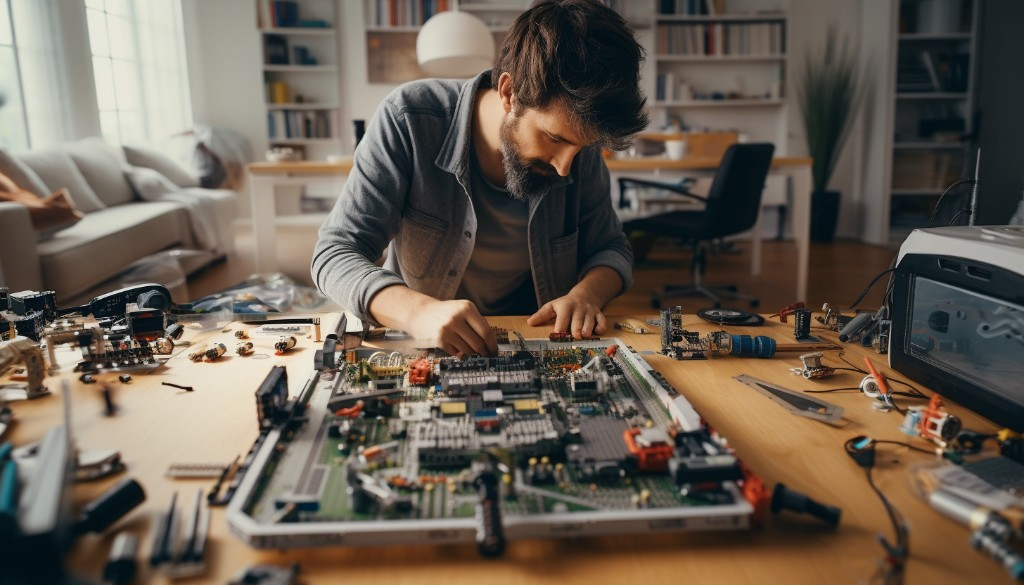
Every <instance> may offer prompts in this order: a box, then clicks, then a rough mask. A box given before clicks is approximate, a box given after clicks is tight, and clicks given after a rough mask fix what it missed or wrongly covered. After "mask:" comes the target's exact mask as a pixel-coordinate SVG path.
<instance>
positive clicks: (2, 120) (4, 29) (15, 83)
mask: <svg viewBox="0 0 1024 585" xmlns="http://www.w3.org/2000/svg"><path fill="white" fill-rule="evenodd" d="M18 69H19V68H18V49H17V46H16V45H15V43H14V27H13V26H12V25H11V3H10V0H0V148H14V149H21V148H28V146H29V142H28V127H27V125H26V121H25V107H24V105H23V104H24V101H23V97H22V91H21V76H20V75H19V71H18Z"/></svg>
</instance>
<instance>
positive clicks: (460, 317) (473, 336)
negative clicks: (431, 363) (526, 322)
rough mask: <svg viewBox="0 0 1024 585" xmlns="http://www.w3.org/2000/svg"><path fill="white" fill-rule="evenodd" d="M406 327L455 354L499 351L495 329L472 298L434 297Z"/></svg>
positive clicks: (414, 335)
mask: <svg viewBox="0 0 1024 585" xmlns="http://www.w3.org/2000/svg"><path fill="white" fill-rule="evenodd" d="M407 331H408V333H409V334H410V335H412V337H413V338H414V339H416V340H424V341H428V342H430V343H432V344H433V345H434V347H438V348H440V349H442V350H444V352H445V353H447V354H448V355H452V356H455V357H465V356H469V355H473V354H479V355H487V356H491V355H497V353H498V340H497V339H496V338H495V336H494V330H493V329H491V326H490V324H489V323H487V320H486V319H484V318H483V316H482V315H481V314H480V311H478V310H477V308H476V305H474V304H473V303H471V302H470V301H465V300H457V301H438V300H435V301H434V302H433V303H429V304H427V305H426V306H425V307H423V308H422V310H421V312H420V314H419V315H417V316H415V317H413V319H412V321H411V322H410V323H409V325H408V329H407Z"/></svg>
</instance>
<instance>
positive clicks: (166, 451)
mask: <svg viewBox="0 0 1024 585" xmlns="http://www.w3.org/2000/svg"><path fill="white" fill-rule="evenodd" d="M637 317H645V318H646V317H648V316H637ZM616 320H620V319H617V318H616V317H609V323H613V322H615V321H616ZM327 321H329V319H328V318H327V317H326V316H325V327H324V333H327V332H328V331H329V330H330V329H329V327H328V326H327V325H326V322H327ZM491 321H492V322H493V323H494V324H496V325H500V326H503V327H509V328H512V329H515V330H518V331H521V332H522V333H523V335H524V336H526V337H527V338H541V337H546V336H547V333H548V332H549V330H548V329H547V328H532V327H527V326H526V324H525V318H519V317H509V318H494V319H492V320H491ZM684 325H685V326H686V327H687V328H688V329H693V330H698V331H701V332H707V331H712V330H714V329H718V327H715V326H714V325H712V324H709V323H705V322H703V321H699V320H697V319H696V318H695V317H693V316H687V317H686V319H685V321H684ZM234 328H237V327H232V329H234ZM730 332H732V333H743V334H751V335H758V334H765V335H770V336H772V337H774V338H776V339H777V340H779V341H780V342H792V341H793V337H792V326H791V324H785V325H783V324H779V323H773V322H769V323H768V324H767V326H765V327H760V328H742V327H735V328H730ZM610 333H613V334H615V335H616V336H618V337H620V338H622V339H623V340H624V341H625V342H627V343H628V344H630V345H631V346H632V347H634V348H635V349H636V350H637V351H641V352H644V351H648V350H650V351H655V350H657V349H659V347H660V341H659V339H660V337H659V335H657V334H645V335H637V334H629V333H626V332H623V331H617V330H613V331H611V332H610ZM815 333H819V331H818V330H815ZM820 333H821V337H823V338H824V339H825V340H827V341H835V337H836V334H834V333H831V332H827V331H822V332H820ZM186 338H191V339H194V340H204V339H205V340H221V341H224V342H225V343H230V344H231V345H229V347H233V345H234V338H233V335H232V333H230V332H222V331H221V330H220V329H216V330H214V331H212V332H208V333H198V332H196V331H193V330H188V331H187V333H186ZM273 339H274V338H273V337H266V338H257V339H256V342H257V352H259V353H270V351H269V347H270V345H271V344H272V343H273ZM319 345H320V344H318V343H315V342H314V341H313V340H312V339H305V338H303V339H300V340H299V345H298V347H297V349H296V350H295V351H294V352H292V353H291V354H290V355H288V356H285V357H271V358H270V359H260V360H256V359H253V358H240V357H237V356H235V355H234V354H233V353H230V352H229V354H228V355H226V356H225V357H224V358H222V359H221V360H220V361H219V362H215V363H192V362H190V361H188V359H187V358H186V357H185V356H184V355H175V356H174V357H173V358H172V359H171V360H170V361H169V362H168V364H167V366H166V367H165V368H163V369H161V370H157V371H154V372H153V373H152V374H150V375H142V374H136V375H135V379H134V381H133V382H132V383H131V384H120V383H118V382H116V376H112V377H113V378H114V380H115V381H114V382H113V384H112V385H113V388H114V390H115V391H116V394H115V400H116V402H117V404H118V405H119V408H120V413H119V414H118V415H117V416H115V417H111V418H108V417H105V416H103V414H102V413H103V402H102V400H101V398H100V394H99V386H98V385H85V384H82V383H80V382H79V381H78V378H77V374H73V373H65V374H64V375H65V376H66V377H68V379H69V380H70V381H71V386H72V395H73V413H74V414H73V418H74V433H75V436H76V438H77V441H78V447H79V448H80V449H104V448H117V449H119V450H120V451H121V453H122V455H123V458H124V461H125V462H126V463H127V465H128V471H127V473H126V474H124V475H127V476H129V477H133V478H136V479H138V480H139V482H140V483H142V485H143V486H144V487H145V489H146V492H147V494H148V499H147V501H146V502H145V503H144V504H143V506H142V507H140V508H138V509H136V510H135V511H133V512H132V513H131V514H130V515H129V516H128V517H127V518H125V519H123V520H122V521H121V522H120V524H119V525H117V526H115V527H114V528H113V529H112V530H110V531H108V533H107V534H104V535H86V536H83V537H81V538H79V539H78V541H77V542H76V544H75V546H74V548H73V550H72V551H71V553H70V554H69V559H68V564H69V566H70V567H71V568H72V570H73V571H74V572H75V573H76V574H77V575H79V576H81V577H84V578H86V579H89V580H91V581H93V582H98V581H99V580H100V579H99V577H100V575H101V571H102V566H103V563H104V560H105V558H106V556H107V553H108V550H109V547H110V544H111V542H112V540H113V534H114V533H115V532H116V531H117V530H127V531H131V532H133V533H136V534H137V535H138V536H139V538H140V553H141V554H140V558H143V557H145V555H148V550H149V530H150V527H151V523H152V522H153V521H154V519H155V518H156V516H157V514H158V513H159V512H161V511H162V510H164V509H165V508H166V506H167V504H168V502H169V499H170V496H171V493H172V492H175V491H177V492H178V493H179V503H181V502H184V503H189V502H191V500H192V498H193V497H194V494H195V493H196V491H197V490H206V489H208V488H209V487H210V485H212V481H211V480H192V481H184V480H172V479H169V478H166V477H164V472H165V471H166V469H167V466H168V464H170V463H190V462H192V463H198V462H207V463H208V462H219V463H225V464H226V463H228V462H230V461H231V460H232V459H233V458H234V457H235V456H236V455H239V454H244V453H245V452H246V451H247V450H248V448H249V447H250V446H251V444H252V441H253V440H254V439H255V438H256V436H257V426H256V413H255V404H254V402H255V401H254V398H253V394H254V391H255V389H256V387H257V385H258V384H259V382H260V381H261V380H262V379H263V378H264V377H265V375H266V374H267V372H268V371H269V370H270V368H271V366H272V365H278V364H280V365H285V366H287V368H288V374H289V376H288V377H289V380H290V384H291V391H292V393H293V394H294V393H297V392H298V390H299V386H300V384H301V383H302V381H303V380H305V379H306V376H307V374H308V372H309V367H310V365H311V363H312V359H313V353H314V351H315V349H316V348H317V347H318V346H319ZM846 347H847V349H848V359H850V360H851V361H853V362H855V363H857V362H862V360H863V358H862V357H860V356H862V355H863V354H864V353H865V351H864V350H863V349H862V348H860V347H859V346H846ZM834 354H835V352H829V353H827V354H826V358H825V362H826V363H829V364H832V365H841V364H840V362H839V361H838V360H837V359H836V358H835V356H834ZM871 355H872V356H873V359H875V363H876V365H881V364H882V363H884V360H881V359H878V356H877V355H876V354H871ZM780 356H781V357H776V358H773V359H767V360H761V359H755V358H749V359H747V358H733V357H720V358H712V359H710V360H708V361H702V362H693V361H691V362H677V361H674V360H672V359H669V358H667V357H664V356H661V355H660V354H657V353H651V354H648V355H646V359H647V360H648V361H649V362H650V363H651V364H652V365H653V366H654V367H655V368H656V369H658V370H659V371H660V372H662V373H663V374H664V375H665V376H666V378H667V379H668V380H669V381H670V383H671V384H672V385H673V386H674V387H675V388H676V389H677V390H679V391H681V392H682V393H683V394H685V395H686V397H687V398H688V399H689V400H690V402H691V403H692V404H693V406H694V407H695V408H696V409H697V411H698V412H699V413H700V414H701V415H702V416H703V417H704V418H705V419H706V420H707V421H708V422H709V423H710V424H711V425H712V426H713V427H715V428H716V429H717V430H718V431H719V432H720V433H721V434H722V435H724V436H725V437H728V438H729V440H730V441H731V444H732V446H733V447H734V448H735V449H736V451H737V454H738V455H739V456H740V457H741V458H742V459H743V460H744V461H745V462H746V463H747V464H748V465H750V467H751V468H752V469H753V470H754V471H755V472H756V473H758V474H760V475H761V477H762V478H763V479H764V481H765V483H766V485H767V486H768V487H769V488H771V487H773V486H774V485H775V484H776V483H778V482H783V483H785V484H786V485H787V486H789V487H791V488H794V489H796V490H800V491H802V492H804V493H806V494H807V495H809V496H810V497H813V498H815V499H817V500H819V501H821V502H823V503H827V504H834V505H837V506H839V507H841V508H842V509H843V516H842V522H841V524H840V526H839V527H838V529H836V530H833V529H830V528H828V527H826V526H825V525H824V524H821V523H820V522H818V521H816V520H814V519H812V518H810V517H807V516H798V515H795V514H792V513H784V514H782V515H779V516H771V517H769V518H768V521H767V523H766V526H765V527H764V528H763V529H762V530H759V531H750V532H722V533H673V534H668V533H662V534H649V535H635V534H624V535H622V536H615V537H600V538H579V539H568V540H530V541H519V542H512V543H510V545H509V547H508V550H507V551H506V552H505V554H504V556H503V557H502V558H500V559H498V560H484V559H482V558H480V557H479V556H478V555H477V552H476V547H475V546H473V545H471V544H470V545H464V546H463V545H459V546H455V545H447V546H427V545H423V546H394V547H379V548H360V549H346V548H337V549H304V550H290V551H283V552H282V551H259V550H253V549H250V548H249V547H248V546H246V545H245V544H243V543H242V542H241V541H239V540H238V539H236V538H235V537H234V536H232V535H230V534H229V533H228V530H227V527H226V525H225V522H224V516H223V509H221V508H215V509H214V512H213V522H212V528H211V542H210V547H209V548H210V550H209V569H208V572H207V574H206V575H205V576H204V577H202V578H197V579H194V580H190V581H189V583H219V584H223V583H226V582H228V581H229V580H230V579H231V578H232V577H233V576H234V575H235V574H237V572H238V571H239V570H240V569H242V568H244V567H246V566H249V565H251V564H257V563H270V564H275V565H281V566H287V565H289V564H290V563H292V562H296V561H297V562H300V563H301V566H302V582H303V583H306V584H307V585H316V584H320V583H323V584H327V583H388V584H404V583H409V584H416V585H423V584H429V583H445V584H451V583H467V584H469V583H473V584H477V583H488V584H489V585H498V584H506V583H508V584H513V583H552V584H558V585H564V584H565V583H622V582H629V583H730V584H734V583H756V584H758V585H764V584H768V583H780V584H787V585H789V584H793V583H814V584H819V583H864V582H868V579H869V577H870V576H871V575H872V574H873V572H874V571H875V568H876V565H877V563H878V561H879V559H880V557H881V547H880V546H879V544H878V543H877V542H876V540H875V537H876V535H877V534H879V533H882V534H884V535H885V536H886V537H888V538H891V528H890V524H889V520H888V519H887V517H886V514H885V512H884V510H883V508H882V505H881V503H880V502H879V500H878V498H877V497H876V496H875V495H874V494H873V493H872V492H871V490H870V489H869V487H868V484H867V481H866V480H865V476H864V472H863V470H861V469H860V468H858V467H857V466H856V465H854V463H853V462H852V461H851V460H850V459H849V457H847V456H846V454H845V453H844V451H843V443H844V441H846V440H847V439H848V438H850V437H852V436H855V435H861V434H867V435H870V436H872V437H874V438H876V439H890V440H895V441H906V440H908V439H907V437H906V436H905V435H903V434H902V433H901V432H900V431H899V430H898V427H899V424H900V422H901V419H902V417H900V416H899V415H898V414H896V413H893V412H890V413H882V412H878V411H876V410H874V409H873V408H872V407H871V402H872V401H871V400H870V399H868V398H866V397H864V396H863V395H862V394H860V393H859V392H838V393H833V394H826V395H824V396H825V397H826V399H827V400H829V401H830V402H834V403H837V404H840V405H842V406H844V407H845V408H846V414H845V420H844V423H843V426H841V427H832V426H829V425H826V424H824V423H821V422H817V421H814V420H811V419H808V418H803V417H799V416H795V415H791V414H789V413H788V412H786V411H785V410H784V409H782V408H781V407H780V406H778V405H776V404H775V403H773V402H771V401H770V400H768V399H767V398H765V397H764V396H762V395H760V394H758V393H756V392H755V391H754V390H752V389H751V388H749V387H747V386H745V385H743V384H740V383H739V382H736V381H734V380H732V377H733V376H736V375H738V374H741V373H742V374H749V375H752V376H755V377H758V378H762V379H765V380H768V381H770V382H774V383H777V384H780V385H783V386H785V387H788V388H792V389H808V388H811V387H848V386H855V385H856V384H857V383H858V382H859V381H860V379H861V376H860V375H859V374H855V373H853V372H843V373H841V374H840V375H837V376H835V377H833V378H829V379H826V380H828V381H827V382H810V381H807V380H804V379H803V378H801V377H797V376H794V375H793V374H791V373H790V372H789V368H790V367H793V366H797V365H799V360H798V359H797V354H789V355H786V354H780ZM883 370H885V371H886V373H889V371H888V369H887V368H883ZM896 377H897V378H898V377H899V376H896ZM162 381H169V382H175V383H178V384H183V385H189V386H193V387H194V388H195V391H194V392H185V391H182V390H177V389H174V388H170V387H167V386H161V385H160V382H162ZM48 384H49V385H50V386H51V388H59V384H58V383H57V381H56V380H54V379H48ZM902 404H903V405H904V406H905V405H907V404H911V403H910V402H909V401H908V400H903V402H902ZM12 406H13V409H14V411H15V415H16V417H17V422H16V423H15V425H14V427H13V429H12V431H11V434H10V436H9V437H7V439H9V440H11V441H12V442H14V443H15V444H16V445H21V444H25V443H27V442H29V441H34V440H38V439H40V438H42V436H43V435H44V434H45V432H46V431H47V429H49V428H50V427H51V426H52V425H55V424H59V421H60V412H61V410H62V409H61V398H60V396H59V395H54V396H50V397H47V398H42V399H39V400H36V401H33V402H21V403H15V404H13V405H12ZM948 406H949V410H950V411H952V412H953V413H955V414H957V415H958V416H960V417H961V418H962V419H963V421H964V426H965V428H970V429H975V430H979V431H988V430H990V429H992V428H993V425H992V424H991V423H989V422H987V421H985V420H982V419H980V418H979V417H977V416H976V415H974V414H972V413H970V412H967V411H965V410H964V409H962V408H960V407H958V406H957V405H953V404H949V405H948ZM911 442H913V443H914V444H917V445H919V446H923V447H927V446H929V444H927V443H925V442H924V441H922V440H920V439H911ZM929 461H931V458H930V457H929V456H928V455H924V454H920V453H916V452H912V451H910V450H908V449H906V448H902V447H893V446H884V447H881V446H880V447H879V457H878V465H877V468H876V470H875V478H876V481H877V483H878V485H879V487H880V488H881V489H882V490H885V492H886V493H887V494H888V496H889V497H890V498H891V499H892V501H893V503H894V504H895V505H896V507H897V508H898V509H899V510H900V511H901V512H902V513H903V515H904V516H905V517H906V519H907V521H908V522H909V524H910V531H911V536H910V539H911V558H910V561H909V563H908V568H907V574H906V577H907V579H906V582H907V583H914V584H927V585H931V584H933V583H944V584H947V583H972V584H973V583H1010V582H1011V581H1010V579H1009V577H1008V576H1007V575H1006V573H1005V572H1004V571H1003V570H1002V569H1001V568H1000V567H999V566H997V565H996V563H994V562H993V561H992V560H990V559H989V558H987V557H984V556H982V555H981V554H979V553H977V552H975V551H974V550H972V549H971V548H970V546H969V545H968V531H967V529H966V528H964V527H963V526H960V525H959V524H957V523H955V522H954V521H952V520H949V519H947V518H946V517H944V516H940V515H939V514H938V513H937V512H934V511H933V510H932V509H931V508H930V507H929V506H928V505H927V504H926V503H924V502H923V501H921V500H919V499H917V497H916V496H915V495H913V493H912V490H911V487H910V480H909V476H908V469H909V468H910V467H912V466H915V465H919V464H925V463H928V462H929ZM118 479H119V478H118ZM114 481H116V479H112V480H107V481H103V482H98V483H93V484H80V485H77V486H75V488H74V490H73V493H74V500H75V506H76V509H77V507H78V506H81V505H82V504H83V503H84V502H86V501H89V500H90V499H91V498H93V497H95V496H96V495H97V494H99V493H100V492H101V491H102V490H104V489H105V488H106V487H108V486H109V485H111V484H112V483H113V482H114ZM140 571H141V572H142V574H141V576H140V577H139V578H138V579H137V580H136V583H143V582H146V583H149V582H152V583H167V582H168V581H167V579H166V577H165V576H163V575H162V574H156V575H150V574H149V568H148V566H141V565H140Z"/></svg>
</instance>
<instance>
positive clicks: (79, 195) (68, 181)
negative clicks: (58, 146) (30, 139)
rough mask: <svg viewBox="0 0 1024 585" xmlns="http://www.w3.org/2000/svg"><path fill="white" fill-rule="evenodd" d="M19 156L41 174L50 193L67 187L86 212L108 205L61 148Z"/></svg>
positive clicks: (79, 207)
mask: <svg viewBox="0 0 1024 585" xmlns="http://www.w3.org/2000/svg"><path fill="white" fill-rule="evenodd" d="M18 158H20V159H21V162H23V163H25V165H26V166H28V167H29V168H31V169H32V170H33V171H35V172H36V174H37V175H39V178H40V179H42V181H43V183H45V184H46V191H45V193H44V195H45V194H48V193H51V192H53V191H56V190H57V189H60V188H61V187H67V190H68V192H70V193H71V198H72V199H74V201H75V204H76V205H77V206H78V209H81V210H82V211H84V212H85V213H91V212H93V211H99V210H100V209H104V208H105V207H106V205H105V204H104V203H103V202H102V201H100V199H99V197H97V196H96V192H95V191H93V190H92V187H90V186H89V183H87V182H86V180H85V177H83V176H82V173H81V171H79V170H78V167H76V166H75V162H74V161H73V160H71V155H70V154H68V153H66V152H64V151H61V150H40V151H36V152H26V153H24V154H19V155H18Z"/></svg>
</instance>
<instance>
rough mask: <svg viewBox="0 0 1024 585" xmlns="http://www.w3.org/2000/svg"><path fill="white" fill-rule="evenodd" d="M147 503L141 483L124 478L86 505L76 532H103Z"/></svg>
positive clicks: (75, 528)
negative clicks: (140, 505)
mask: <svg viewBox="0 0 1024 585" xmlns="http://www.w3.org/2000/svg"><path fill="white" fill-rule="evenodd" d="M144 501H146V492H145V491H144V490H143V489H142V486H141V485H140V484H139V482H137V481H135V480H134V479H131V478H128V477H126V478H124V479H122V480H121V481H119V482H117V483H116V484H114V485H113V486H111V487H110V488H109V489H107V491H105V492H103V493H102V494H101V495H100V496H99V497H98V498H96V499H95V500H93V501H91V502H89V503H88V504H86V505H85V506H84V507H83V508H82V511H81V513H80V514H79V517H78V521H77V522H75V525H74V531H75V532H76V533H78V534H81V533H83V532H103V531H104V530H106V529H107V528H108V527H110V526H111V525H112V524H113V523H114V522H117V521H118V520H120V519H121V518H123V517H124V516H126V515H127V514H128V512H131V511H132V510H134V509H135V508H136V506H138V505H139V504H141V503H142V502H144Z"/></svg>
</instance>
